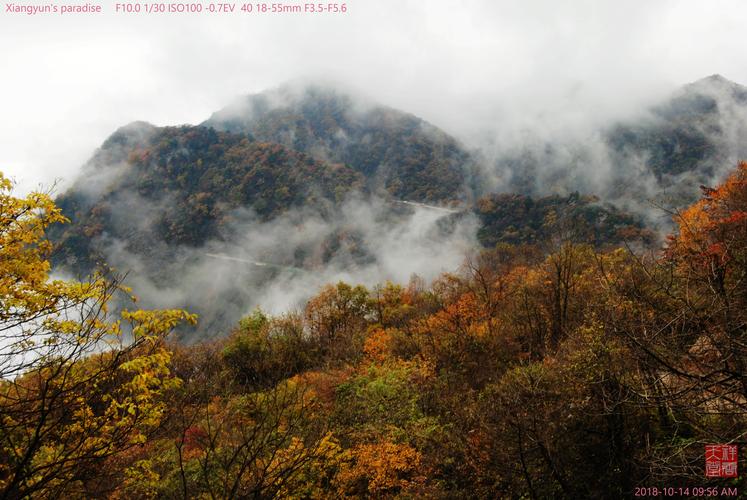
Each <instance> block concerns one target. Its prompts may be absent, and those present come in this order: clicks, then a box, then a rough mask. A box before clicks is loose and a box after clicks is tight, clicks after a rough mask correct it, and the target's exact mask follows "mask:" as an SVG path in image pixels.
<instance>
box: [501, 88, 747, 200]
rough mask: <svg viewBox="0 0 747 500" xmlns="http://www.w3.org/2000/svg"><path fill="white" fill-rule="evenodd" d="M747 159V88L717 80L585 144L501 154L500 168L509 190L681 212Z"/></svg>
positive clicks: (544, 144) (575, 140) (540, 143)
mask: <svg viewBox="0 0 747 500" xmlns="http://www.w3.org/2000/svg"><path fill="white" fill-rule="evenodd" d="M530 137H533V136H531V134H530ZM745 157H747V88H745V87H743V86H741V85H738V84H736V83H734V82H731V81H729V80H727V79H725V78H723V77H722V76H720V75H713V76H710V77H707V78H703V79H701V80H698V81H697V82H694V83H692V84H689V85H686V86H684V87H682V88H681V89H680V90H679V91H677V92H676V93H674V94H673V95H672V96H671V98H669V99H667V100H665V101H664V102H661V103H659V104H658V105H656V106H653V107H652V108H651V109H649V110H645V111H642V112H641V113H639V114H638V116H637V118H635V119H629V120H627V121H625V122H620V123H614V124H610V125H609V126H607V127H605V128H603V129H601V130H598V131H595V132H593V133H591V134H588V135H587V136H585V137H569V138H567V139H565V140H553V141H548V140H542V139H541V138H538V137H533V140H532V141H528V142H527V143H525V144H517V145H515V146H514V147H512V148H509V149H508V150H507V151H505V152H504V154H502V155H500V156H499V158H498V160H497V162H496V169H497V170H498V171H499V172H503V173H504V175H506V176H507V177H509V178H510V181H509V182H508V183H507V186H506V187H505V189H506V190H508V191H517V192H522V193H536V194H546V193H561V194H563V193H568V192H572V191H576V190H580V191H582V192H586V193H595V194H597V195H599V196H600V197H602V198H603V199H606V200H608V201H615V202H617V203H619V204H623V205H631V204H632V203H636V202H637V203H639V204H645V203H646V202H647V201H648V200H650V199H663V200H664V202H665V203H666V204H669V205H673V206H682V205H684V204H687V203H689V202H691V201H693V200H694V199H695V197H696V196H697V195H698V193H699V189H698V188H699V186H700V185H702V184H706V185H711V184H714V183H716V182H717V181H718V180H719V179H720V178H722V177H723V175H724V174H725V173H726V172H727V171H729V170H730V169H732V168H733V167H734V166H735V165H736V163H737V161H738V160H739V159H743V158H745Z"/></svg>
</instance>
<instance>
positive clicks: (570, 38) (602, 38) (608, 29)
mask: <svg viewBox="0 0 747 500" xmlns="http://www.w3.org/2000/svg"><path fill="white" fill-rule="evenodd" d="M47 1H48V2H50V1H51V0H47ZM228 1H229V2H230V0H228ZM325 1H326V0H325ZM5 3H6V2H5V1H3V2H2V11H0V47H2V50H0V113H1V114H0V137H1V138H2V139H1V140H0V170H1V171H3V172H4V173H5V174H6V175H10V176H12V177H14V178H15V179H16V181H18V183H19V187H20V189H21V190H23V191H25V190H28V189H29V188H32V187H35V186H37V185H38V184H40V183H41V184H43V185H49V184H50V183H51V182H52V181H53V180H54V179H61V180H62V181H63V184H64V183H69V182H70V180H71V179H72V178H74V176H75V173H76V171H77V169H78V168H79V167H80V165H81V164H82V163H83V162H84V161H85V160H86V159H87V158H88V157H89V156H90V154H91V153H92V151H93V150H94V149H95V148H96V147H97V146H98V145H100V144H101V142H102V141H103V140H104V139H105V138H106V137H107V136H108V135H109V134H110V133H111V132H113V131H114V130H115V129H116V128H117V127H119V126H121V125H123V124H126V123H129V122H131V121H133V120H147V121H150V122H152V123H155V124H157V125H170V124H181V123H197V122H200V121H202V120H203V119H205V118H207V117H208V116H209V115H210V113H211V112H212V111H214V110H216V109H218V108H220V107H222V106H223V105H224V104H226V103H227V102H228V101H230V100H231V99H232V98H233V97H235V96H237V95H240V94H246V93H249V92H257V91H261V90H262V89H265V88H268V87H273V86H277V85H279V84H281V83H283V82H284V81H287V80H291V79H296V78H325V79H331V80H336V81H340V82H344V83H345V84H347V85H350V86H353V87H355V88H357V89H359V90H360V91H362V92H364V93H365V94H368V95H369V96H370V97H372V98H374V99H376V100H378V101H380V102H383V103H385V104H389V105H392V106H395V107H398V108H401V109H404V110H407V111H410V112H413V113H415V114H418V115H420V116H422V117H424V118H426V119H427V120H429V121H431V122H433V123H434V124H436V125H438V126H441V127H442V128H444V129H446V130H447V131H449V132H452V133H456V134H457V135H460V136H462V137H463V138H468V137H470V136H471V135H472V134H474V133H475V132H476V131H479V130H482V129H491V128H492V127H496V128H500V127H506V126H508V125H507V124H511V126H517V127H518V126H524V125H527V124H532V123H542V122H547V123H551V124H553V125H552V126H558V127H564V126H566V125H567V124H571V125H573V124H580V123H590V122H594V121H595V120H600V119H602V118H603V117H605V118H606V117H608V116H611V115H620V114H624V113H626V112H627V111H628V110H630V109H634V108H636V107H639V106H640V105H642V104H645V103H647V102H653V101H654V100H656V99H657V98H659V97H660V96H663V95H665V94H666V93H667V92H669V91H670V90H671V89H674V88H676V87H677V86H678V85H681V84H684V83H688V82H690V81H693V80H696V79H698V78H701V77H704V76H707V75H710V74H713V73H720V74H722V75H723V76H725V77H727V78H729V79H731V80H734V81H736V82H739V83H743V84H744V83H747V42H746V41H745V40H746V39H745V35H744V33H745V27H746V26H747V2H744V1H741V0H735V1H719V0H714V1H708V2H706V1H703V0H691V1H685V0H676V1H675V0H673V1H660V0H644V1H631V0H625V1H621V0H616V1H602V0H589V1H583V0H579V1H575V2H571V1H566V2H559V1H557V0H555V1H528V0H518V1H496V0H486V1H434V0H420V1H413V0H396V1H391V0H350V1H348V2H347V8H348V12H347V13H346V14H337V15H332V14H325V15H318V14H317V15H311V14H276V15H273V14H264V15H259V14H256V13H253V14H242V13H240V12H237V13H235V14H233V15H213V16H211V15H207V14H204V15H189V16H177V15H160V16H159V15H151V16H148V15H123V14H115V13H112V11H113V7H114V2H111V3H108V2H105V1H104V2H101V4H102V5H104V6H105V7H104V9H105V11H108V12H110V13H107V14H105V15H97V16H80V15H79V16H69V17H67V18H65V17H60V16H49V17H46V16H24V15H17V14H14V15H11V14H8V13H5V12H4V11H5ZM18 3H29V2H25V1H20V0H19V2H18ZM33 3H35V4H36V3H44V2H43V1H40V2H33ZM237 3H238V2H237ZM286 3H292V0H288V1H287V2H286ZM301 3H302V2H301ZM237 8H238V7H237Z"/></svg>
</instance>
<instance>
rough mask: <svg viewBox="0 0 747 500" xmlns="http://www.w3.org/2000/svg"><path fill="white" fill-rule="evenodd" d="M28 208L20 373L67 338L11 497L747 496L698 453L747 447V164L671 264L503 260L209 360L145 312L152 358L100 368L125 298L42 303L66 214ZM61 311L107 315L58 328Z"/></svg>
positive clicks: (565, 255)
mask: <svg viewBox="0 0 747 500" xmlns="http://www.w3.org/2000/svg"><path fill="white" fill-rule="evenodd" d="M9 188H10V184H9V183H7V182H4V183H3V199H2V201H3V203H2V205H0V206H2V210H3V214H2V215H3V218H2V233H1V234H2V237H3V246H2V247H1V248H2V257H3V258H2V259H0V263H2V265H3V266H4V268H5V271H6V272H4V273H3V276H9V277H13V279H12V280H10V281H9V280H7V279H4V280H3V281H2V283H0V297H2V305H3V311H4V313H3V314H4V315H5V316H4V319H3V321H4V323H3V326H4V327H5V326H7V325H10V324H18V325H22V326H24V327H27V326H31V325H36V326H35V328H33V329H30V328H24V329H23V330H22V331H23V332H29V336H26V337H23V336H20V337H19V341H18V343H17V344H14V345H15V346H16V352H17V353H18V354H22V353H23V352H29V350H34V349H38V348H37V347H35V345H36V344H35V343H34V341H35V340H37V339H40V338H42V337H40V336H41V335H48V338H49V339H51V340H50V341H49V342H47V343H46V344H44V345H48V346H52V347H50V349H53V351H52V353H51V354H53V355H50V356H42V357H41V358H38V359H37V361H35V362H30V361H29V362H28V364H27V366H26V367H25V369H24V370H23V374H22V375H20V376H18V377H15V378H13V377H7V376H6V375H7V373H8V372H7V371H6V372H3V381H2V383H0V407H1V408H2V415H3V417H2V419H0V437H1V438H2V439H1V440H0V457H2V462H0V463H2V468H0V491H2V492H3V494H4V496H6V497H12V498H16V497H21V496H25V495H31V496H38V497H66V498H67V497H74V496H80V497H86V498H92V497H103V496H109V497H112V498H183V497H197V498H237V497H242V498H247V497H253V498H269V497H275V496H278V497H288V498H345V497H348V498H360V497H364V498H365V497H370V498H497V497H506V498H516V497H518V498H522V497H523V498H623V497H631V496H633V495H634V494H635V491H636V487H640V486H651V485H661V484H683V485H686V484H697V485H699V486H702V487H707V486H716V487H720V488H723V487H726V486H729V487H735V488H738V490H739V491H742V489H744V488H745V484H744V479H743V478H744V475H743V474H742V475H741V477H740V478H735V479H733V480H724V479H718V480H717V479H709V478H706V477H705V476H704V470H703V467H704V460H703V449H704V444H708V443H730V442H738V441H740V440H742V439H743V433H744V429H745V428H747V421H746V420H745V415H746V414H747V373H746V372H745V366H747V349H746V348H745V335H747V332H745V324H747V317H746V316H745V314H747V288H745V287H746V286H747V285H746V284H747V276H745V273H746V272H747V271H746V270H747V163H741V164H739V165H738V166H737V168H736V169H735V170H734V171H733V172H732V173H731V175H730V176H729V177H728V179H726V180H725V181H724V182H723V183H722V184H721V185H719V186H716V187H714V188H706V189H704V191H703V195H702V198H701V199H700V201H698V202H696V203H695V204H693V205H692V206H690V207H689V208H687V209H686V210H683V211H682V212H679V213H677V214H676V215H675V216H674V223H675V225H676V231H675V232H674V233H673V234H672V235H671V236H670V237H669V239H668V240H667V242H666V244H665V246H664V247H663V249H662V251H661V252H656V253H633V252H631V251H630V250H628V249H622V248H618V249H609V250H598V249H595V248H594V247H593V246H592V245H589V244H578V243H574V242H573V241H572V240H568V239H563V238H562V237H561V238H555V239H553V243H554V246H553V247H549V248H548V247H544V248H541V247H539V246H537V245H533V244H527V243H524V242H518V243H517V244H516V245H512V244H508V243H501V244H498V245H496V246H495V247H492V248H489V249H484V250H483V251H482V252H480V253H479V255H476V256H474V257H473V258H471V259H469V260H467V261H466V263H465V265H464V266H463V267H462V268H461V269H460V270H459V271H458V272H452V273H446V274H443V275H442V276H441V277H440V278H439V279H437V280H435V281H434V282H433V283H432V284H425V283H423V282H422V281H420V280H418V279H413V280H412V281H411V282H410V283H409V284H408V285H397V284H392V283H382V284H380V285H378V286H374V287H371V288H366V287H363V286H359V285H355V284H346V283H343V282H340V283H336V284H329V285H328V286H326V287H324V288H323V289H322V290H321V291H319V293H317V294H316V295H315V296H314V297H313V298H312V299H311V300H309V301H308V302H307V303H306V305H305V307H304V308H303V309H302V310H299V311H295V312H294V311H289V312H288V313H286V314H281V315H269V314H267V313H264V312H262V311H261V310H256V311H254V312H253V313H251V314H249V315H247V316H246V317H244V318H243V319H242V320H241V321H240V322H239V323H238V324H237V325H236V326H235V328H234V330H233V333H232V334H231V335H230V336H229V337H228V338H225V339H221V340H214V341H209V342H203V343H198V344H194V345H190V346H185V345H179V344H173V343H168V342H167V341H165V340H164V336H165V334H166V333H167V332H168V330H169V329H170V328H172V327H174V326H175V325H176V324H177V323H178V322H179V321H180V320H188V321H190V320H193V319H194V318H191V317H190V316H188V315H185V314H183V313H179V312H178V311H166V312H160V313H159V312H153V313H145V312H142V311H141V312H131V313H126V314H125V319H126V320H128V321H131V322H133V326H134V329H133V332H134V334H135V338H136V339H139V340H138V342H136V343H135V344H129V345H125V346H122V345H112V349H111V350H110V351H107V352H105V353H102V354H97V355H91V356H88V357H86V356H84V354H85V353H86V352H88V353H90V352H91V351H90V349H91V348H92V347H93V346H94V345H95V343H96V342H97V341H100V340H105V339H109V338H110V337H112V336H114V338H116V336H117V335H118V332H119V327H118V326H117V325H116V324H112V325H108V323H107V322H106V321H105V319H104V318H103V317H102V316H101V315H100V313H97V311H100V309H97V308H95V307H94V308H92V309H90V308H89V306H90V304H91V300H92V299H94V298H95V299H96V300H95V301H94V302H97V303H100V304H103V303H104V302H106V301H107V298H108V297H109V296H110V292H108V290H113V289H112V288H111V284H107V282H106V281H105V280H100V281H95V282H92V283H91V284H88V285H86V284H76V283H64V282H53V283H52V284H50V285H47V284H46V283H47V281H46V280H45V278H46V276H47V273H48V270H49V264H48V262H47V260H46V259H47V257H48V254H49V251H50V250H51V248H50V246H49V245H48V244H47V243H46V242H45V240H44V231H45V229H46V226H47V225H48V224H51V223H56V222H60V221H62V216H61V214H60V212H59V211H58V210H57V209H55V208H54V206H53V205H52V204H51V201H50V200H49V199H48V198H46V197H43V196H41V195H32V196H31V197H29V198H27V199H17V198H14V197H13V196H12V194H10V192H9ZM547 224H548V225H551V224H552V221H548V222H547ZM558 234H560V235H562V234H564V233H563V232H559V233H558ZM45 299H48V300H45ZM50 304H52V306H51V308H49V307H50ZM76 304H77V306H76ZM64 305H67V306H68V307H72V309H70V310H71V311H74V310H76V309H75V308H76V307H78V306H82V307H85V308H86V309H85V310H86V311H89V313H88V315H84V316H83V320H82V321H79V320H75V319H74V318H73V317H70V318H69V320H67V321H63V322H60V323H54V322H49V321H45V318H48V320H51V319H52V318H50V316H49V315H50V314H51V313H53V311H56V310H58V309H57V307H58V306H59V307H62V306H64ZM59 310H65V309H59ZM31 332H33V334H31ZM45 332H46V333H45ZM62 341H65V342H67V343H65V344H63V343H61V342H62ZM57 346H60V348H59V349H57ZM64 346H73V347H74V346H87V348H75V349H73V350H72V351H71V350H70V347H67V348H66V347H64ZM71 353H72V355H71ZM15 359H29V358H23V357H21V358H15ZM3 366H6V365H3ZM3 369H5V368H3ZM63 374H64V375H63ZM112 391H113V392H112ZM51 396H54V397H51ZM741 465H743V464H740V466H741Z"/></svg>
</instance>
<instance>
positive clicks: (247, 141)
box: [51, 77, 747, 335]
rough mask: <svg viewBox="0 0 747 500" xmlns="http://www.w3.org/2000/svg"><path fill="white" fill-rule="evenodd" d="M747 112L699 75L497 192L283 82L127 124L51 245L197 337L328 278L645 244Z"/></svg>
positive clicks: (69, 266)
mask: <svg viewBox="0 0 747 500" xmlns="http://www.w3.org/2000/svg"><path fill="white" fill-rule="evenodd" d="M746 103H747V91H746V90H745V89H744V88H743V87H741V86H739V85H737V84H733V83H731V82H728V81H727V80H725V79H723V78H721V77H710V78H707V79H704V80H700V81H698V82H695V83H694V84H691V85H688V86H685V87H683V88H682V89H681V90H680V91H679V92H678V93H677V94H675V95H673V96H672V97H671V99H668V100H666V101H665V102H662V103H660V104H659V105H658V106H655V107H653V108H651V109H650V110H647V111H646V112H645V113H642V114H641V116H640V117H639V118H638V119H636V120H629V121H628V122H625V123H614V124H610V125H609V126H607V127H606V128H604V130H601V131H598V132H597V133H596V134H595V135H594V138H593V139H589V140H585V141H581V140H577V139H575V140H569V141H565V142H564V141H560V140H559V141H555V142H544V143H543V142H541V141H535V142H532V143H529V144H523V145H522V144H519V145H517V146H516V147H514V148H508V149H505V150H503V151H502V152H501V155H502V156H500V158H499V159H498V161H497V164H496V168H497V169H498V171H504V172H505V171H507V172H508V175H506V178H507V179H508V180H507V181H506V182H505V183H504V185H503V186H502V190H501V191H499V192H492V191H491V190H490V189H488V188H487V187H486V186H488V185H490V184H489V183H487V182H485V179H487V177H488V176H490V175H493V173H494V172H493V170H492V169H491V166H490V165H487V164H484V163H482V164H481V163H479V162H480V161H482V160H481V158H482V156H481V155H480V154H479V152H476V153H471V152H468V151H467V150H466V149H465V147H464V146H462V145H461V143H460V142H459V141H458V140H457V139H455V138H453V137H451V136H449V135H448V134H446V133H445V132H443V131H441V130H440V129H438V128H436V127H435V126H433V125H430V124H428V123H427V122H425V121H423V120H421V119H419V118H417V117H415V116H413V115H410V114H408V113H405V112H401V111H397V110H394V109H391V108H387V107H384V106H381V105H378V104H375V103H370V102H367V101H365V100H361V99H358V98H354V97H352V96H351V95H348V94H345V93H343V92H341V91H339V90H336V89H329V88H325V87H321V86H309V87H304V88H299V87H294V86H285V87H281V88H279V89H275V90H272V91H268V92H265V93H262V94H257V95H251V96H248V97H244V98H242V99H240V100H239V101H238V102H236V103H234V104H232V105H230V106H228V107H226V108H224V109H222V110H220V111H218V112H216V113H214V114H213V115H212V116H211V117H210V118H209V119H208V120H207V121H205V122H203V123H202V124H201V125H197V126H179V127H156V126H153V125H150V124H147V123H144V122H135V123H132V124H130V125H127V126H125V127H122V128H121V129H119V130H117V131H116V132H115V133H114V134H112V135H111V136H110V137H109V138H108V139H107V140H106V141H105V142H104V143H103V144H102V146H101V147H100V148H99V149H98V150H97V151H96V152H95V153H94V154H93V156H92V158H91V159H90V160H89V162H88V163H87V164H86V165H85V166H84V169H83V173H82V175H81V176H80V178H79V179H78V180H77V181H76V182H75V184H74V185H73V186H72V187H71V188H70V189H69V190H68V191H67V192H65V193H63V194H62V195H61V196H60V197H59V198H58V200H57V201H58V204H59V206H60V207H61V208H62V210H63V213H64V214H65V215H66V216H67V217H68V218H70V219H71V220H72V223H71V224H67V225H65V226H60V227H58V228H56V229H55V230H54V231H53V232H52V234H51V236H52V239H53V240H54V241H55V242H56V243H57V244H58V251H57V253H56V255H55V257H54V260H53V262H54V264H55V265H56V266H57V267H58V268H59V269H61V270H65V271H67V272H72V273H75V274H86V273H89V272H91V271H93V270H94V269H97V268H99V267H101V266H103V267H104V268H106V267H108V266H111V267H113V268H114V269H115V270H117V271H120V272H128V273H129V275H128V276H127V281H128V284H129V285H131V286H132V287H133V288H134V289H135V290H136V291H137V292H138V293H139V294H140V295H141V297H142V298H143V301H144V302H145V303H146V304H148V306H152V307H186V308H188V309H190V310H193V311H196V312H198V313H199V314H200V315H201V318H202V319H201V323H200V325H201V326H200V335H204V334H205V333H206V332H208V333H214V332H221V331H226V330H227V329H229V328H231V327H232V326H233V325H234V324H235V323H236V321H237V320H238V319H239V318H240V317H242V316H243V315H245V314H246V313H247V311H249V310H250V309H251V308H252V307H254V306H256V305H259V304H262V305H267V304H272V305H273V307H277V308H279V309H287V308H292V307H295V306H296V305H298V304H299V303H302V302H303V300H305V299H306V298H308V297H309V296H310V295H311V294H313V292H314V291H315V290H316V289H318V287H320V286H321V285H323V284H325V283H327V282H330V281H337V280H339V279H345V280H347V281H360V282H364V283H369V284H371V283H376V282H381V281H383V280H387V279H391V280H394V281H399V282H402V281H407V279H408V278H409V277H410V275H409V274H403V273H404V272H407V273H409V272H416V273H418V274H419V275H421V276H423V277H425V278H426V279H431V278H435V277H436V276H437V275H438V274H439V273H440V272H442V271H447V270H453V269H455V268H456V267H458V265H459V264H460V263H461V262H462V260H463V258H464V255H465V254H466V253H467V252H469V251H471V250H474V249H475V248H479V247H480V246H482V247H485V248H491V247H494V246H496V245H498V244H503V243H507V244H513V245H532V246H535V247H536V248H541V247H544V246H545V245H543V244H544V243H546V242H551V241H557V239H558V238H571V239H572V240H574V241H578V242H587V243H591V244H593V245H596V246H616V245H620V244H622V242H638V243H642V244H645V245H648V244H652V243H655V242H656V241H657V238H656V234H655V233H654V232H653V231H651V228H650V227H649V226H647V224H648V223H650V221H651V218H650V217H649V218H646V214H647V213H646V211H645V208H644V207H645V204H644V203H645V200H647V199H648V198H649V197H653V196H654V195H656V194H661V193H663V192H667V193H671V192H677V200H678V202H679V203H681V202H682V201H683V200H687V199H689V197H691V196H693V195H694V191H696V190H697V186H699V184H701V183H702V184H710V181H711V180H712V179H713V178H715V177H718V176H719V175H721V173H722V172H724V171H726V170H728V169H729V167H730V166H731V165H733V164H734V162H732V161H731V160H732V158H733V157H736V156H738V155H740V154H742V149H740V147H741V144H742V142H744V141H742V139H744V138H747V135H746V134H745V133H744V127H745V125H744V123H747V120H744V119H743V118H744V117H743V115H742V114H743V113H744V111H745V109H747V106H746ZM746 156H747V155H746ZM478 166H479V168H478ZM649 208H650V207H649ZM629 209H632V212H631V210H629ZM413 266H415V267H413Z"/></svg>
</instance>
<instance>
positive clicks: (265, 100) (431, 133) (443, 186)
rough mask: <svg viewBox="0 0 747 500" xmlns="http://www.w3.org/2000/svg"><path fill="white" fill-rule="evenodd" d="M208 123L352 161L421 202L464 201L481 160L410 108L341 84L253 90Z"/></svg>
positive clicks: (375, 181)
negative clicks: (388, 103) (390, 105)
mask: <svg viewBox="0 0 747 500" xmlns="http://www.w3.org/2000/svg"><path fill="white" fill-rule="evenodd" d="M203 125H205V126H210V127H214V128H215V129H217V130H223V131H229V132H234V133H244V134H250V135H251V136H253V137H255V138H256V139H257V140H262V141H269V142H275V143H279V144H283V145H284V146H287V147H289V148H292V149H295V150H297V151H303V152H305V153H308V154H310V155H312V156H313V157H315V158H317V159H320V160H325V161H332V162H339V163H344V164H346V165H349V166H350V167H351V168H353V169H354V170H356V171H357V172H360V173H361V174H363V175H364V176H365V177H366V179H368V184H369V186H371V187H372V188H374V189H376V188H383V189H384V190H385V191H386V192H388V193H389V194H390V195H391V196H394V197H396V198H400V199H406V200H413V201H421V202H451V201H456V200H463V199H464V198H465V196H466V194H465V181H466V180H468V178H469V177H470V175H471V174H472V173H473V171H474V164H473V160H472V158H471V157H470V155H469V154H468V152H467V151H466V150H465V149H464V148H463V147H462V146H461V145H460V143H459V142H458V141H457V140H456V139H454V138H453V137H451V136H449V135H448V134H446V133H445V132H443V131H442V130H440V129H438V128H436V127H434V126H433V125H431V124H429V123H427V122H425V121H423V120H421V119H420V118H418V117H416V116H413V115H411V114H408V113H404V112H402V111H398V110H395V109H391V108H387V107H385V106H380V105H377V104H373V103H370V102H366V101H365V100H363V99H359V98H353V97H351V96H350V95H347V94H344V93H341V92H339V91H337V90H334V89H330V88H325V87H320V86H308V87H295V86H285V87H281V88H279V89H276V90H273V91H269V92H265V93H262V94H257V95H251V96H248V97H245V98H242V99H240V100H238V101H237V102H235V103H233V104H232V105H230V106H228V107H226V108H224V109H222V110H220V111H218V112H217V113H214V114H213V116H212V117H210V119H209V120H207V121H206V122H205V123H204V124H203Z"/></svg>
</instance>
